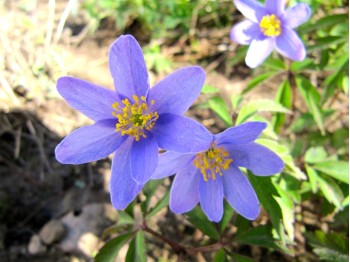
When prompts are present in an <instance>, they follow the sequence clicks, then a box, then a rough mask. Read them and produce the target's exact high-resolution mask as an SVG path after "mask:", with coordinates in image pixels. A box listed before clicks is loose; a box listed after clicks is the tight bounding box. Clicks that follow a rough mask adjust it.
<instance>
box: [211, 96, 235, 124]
mask: <svg viewBox="0 0 350 262" xmlns="http://www.w3.org/2000/svg"><path fill="white" fill-rule="evenodd" d="M208 105H209V107H210V108H211V109H212V110H213V111H214V112H215V113H217V114H218V116H219V117H220V118H221V119H222V120H224V122H225V124H226V125H227V126H232V125H233V123H232V119H231V114H230V111H229V109H228V106H227V104H226V103H225V101H224V100H223V99H222V98H221V97H218V96H215V97H212V98H210V99H209V101H208Z"/></svg>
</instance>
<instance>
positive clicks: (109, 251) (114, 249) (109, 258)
mask: <svg viewBox="0 0 350 262" xmlns="http://www.w3.org/2000/svg"><path fill="white" fill-rule="evenodd" d="M133 235H134V232H132V233H127V234H124V235H121V236H117V237H116V238H113V239H111V240H110V241H108V242H107V243H106V244H105V245H104V246H103V247H102V248H101V249H100V250H99V252H98V253H97V255H96V257H95V261H96V262H114V261H115V258H116V257H117V255H118V252H119V250H120V249H121V247H122V246H123V245H124V244H125V243H126V242H127V241H128V240H129V239H130V238H131V237H132V236H133Z"/></svg>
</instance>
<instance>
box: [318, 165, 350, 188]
mask: <svg viewBox="0 0 350 262" xmlns="http://www.w3.org/2000/svg"><path fill="white" fill-rule="evenodd" d="M313 167H314V168H315V169H316V170H318V171H321V172H323V173H325V174H327V175H329V176H331V177H334V178H335V179H338V180H339V181H342V182H344V183H347V184H349V163H348V162H346V161H324V162H318V163H317V164H315V165H314V166H313Z"/></svg>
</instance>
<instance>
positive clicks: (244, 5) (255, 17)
mask: <svg viewBox="0 0 350 262" xmlns="http://www.w3.org/2000/svg"><path fill="white" fill-rule="evenodd" d="M233 2H234V4H235V5H236V7H237V9H238V10H239V11H240V12H241V13H242V14H243V15H244V16H245V17H246V18H248V19H249V20H251V21H252V22H255V23H258V22H260V20H261V18H262V17H263V16H264V15H266V10H265V7H264V6H263V5H262V4H260V3H259V2H258V1H255V0H234V1H233Z"/></svg>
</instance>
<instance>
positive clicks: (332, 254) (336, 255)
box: [313, 247, 349, 262]
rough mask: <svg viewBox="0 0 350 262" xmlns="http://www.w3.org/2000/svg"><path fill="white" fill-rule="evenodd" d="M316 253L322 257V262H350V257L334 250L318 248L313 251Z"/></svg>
mask: <svg viewBox="0 0 350 262" xmlns="http://www.w3.org/2000/svg"><path fill="white" fill-rule="evenodd" d="M313 251H314V253H315V254H316V255H318V256H319V257H320V259H321V260H325V261H336V262H349V256H348V255H346V254H342V253H340V252H338V251H335V250H333V249H329V248H326V247H317V248H314V249H313Z"/></svg>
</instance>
